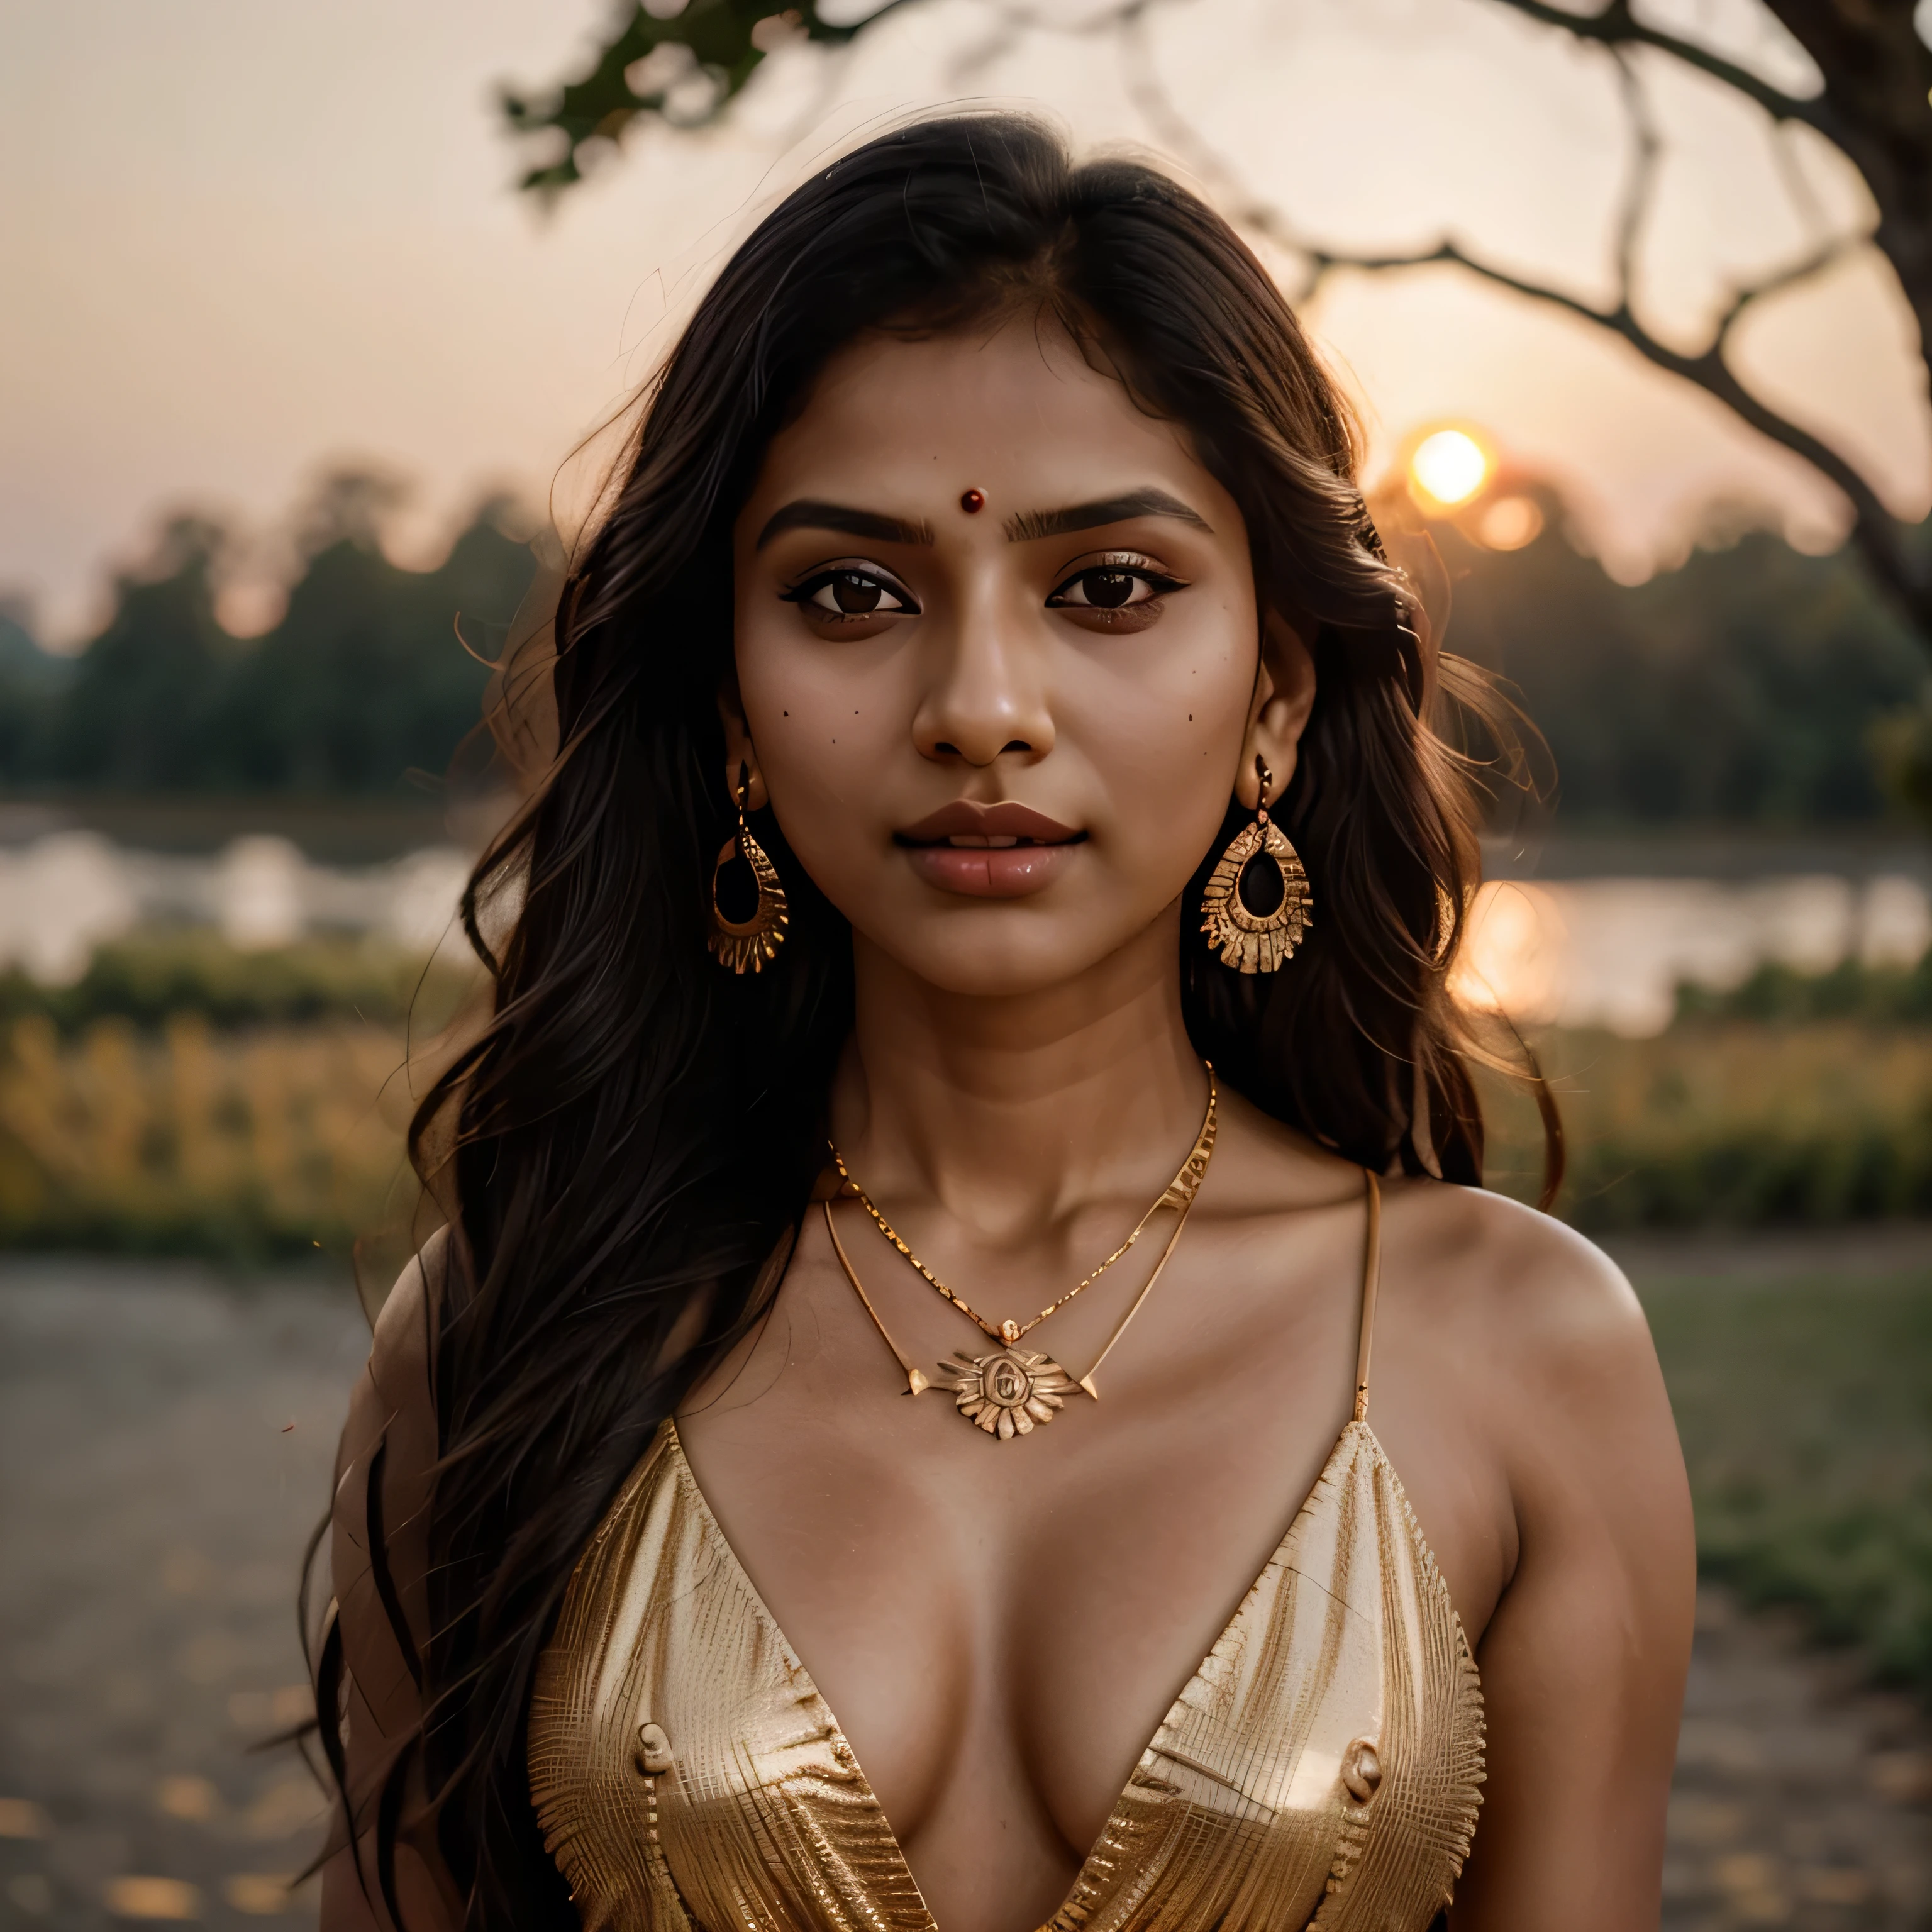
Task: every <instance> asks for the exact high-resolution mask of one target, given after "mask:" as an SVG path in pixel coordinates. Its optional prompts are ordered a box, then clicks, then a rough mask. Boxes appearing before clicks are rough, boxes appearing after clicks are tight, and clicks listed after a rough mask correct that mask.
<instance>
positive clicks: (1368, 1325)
mask: <svg viewBox="0 0 1932 1932" xmlns="http://www.w3.org/2000/svg"><path fill="white" fill-rule="evenodd" d="M1362 1179H1363V1180H1364V1182H1365V1183H1367V1190H1366V1191H1367V1197H1368V1229H1367V1233H1366V1235H1365V1236H1364V1239H1363V1242H1362V1333H1361V1341H1360V1342H1359V1343H1358V1344H1357V1345H1356V1349H1355V1420H1356V1421H1358V1422H1366V1421H1368V1419H1369V1351H1370V1349H1371V1348H1373V1346H1374V1345H1375V1339H1376V1289H1378V1288H1379V1286H1381V1285H1382V1188H1381V1187H1380V1186H1379V1184H1378V1183H1377V1181H1376V1177H1375V1176H1374V1175H1373V1174H1372V1173H1371V1172H1370V1171H1369V1169H1367V1168H1366V1167H1365V1168H1364V1169H1363V1170H1362Z"/></svg>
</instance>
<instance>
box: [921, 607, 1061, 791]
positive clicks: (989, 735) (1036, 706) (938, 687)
mask: <svg viewBox="0 0 1932 1932" xmlns="http://www.w3.org/2000/svg"><path fill="white" fill-rule="evenodd" d="M932 644H933V649H934V655H935V665H934V672H933V677H932V682H931V684H930V685H929V686H928V688H927V690H926V694H925V696H924V697H923V699H922V701H921V703H920V704H919V709H918V711H917V712H916V715H914V717H913V737H914V739H915V740H916V742H917V744H918V746H919V752H920V754H921V756H922V757H928V758H932V759H934V760H940V761H944V760H949V759H954V758H956V759H959V760H961V761H962V762H963V763H966V764H968V765H974V766H988V765H991V764H992V763H995V760H998V759H999V758H1000V757H1002V756H1004V755H1005V754H1008V753H1012V754H1016V755H1018V756H1022V757H1031V758H1034V759H1039V758H1043V757H1046V754H1047V753H1048V752H1049V751H1052V749H1053V739H1054V730H1053V713H1052V706H1051V705H1050V704H1049V701H1048V696H1047V688H1046V661H1045V652H1044V651H1043V649H1041V647H1040V644H1039V643H1037V642H1036V641H1035V640H1032V639H1031V638H1030V637H1028V635H1027V632H1026V625H1025V622H1024V620H1023V619H1020V618H1019V616H1017V614H1016V613H1013V612H1010V611H1006V610H1001V608H999V607H998V604H997V601H996V600H995V598H992V597H991V596H988V597H975V598H970V599H968V601H966V602H965V604H963V605H962V608H961V610H960V611H959V615H958V617H957V619H956V622H954V623H953V625H951V626H950V627H949V630H948V632H947V633H946V634H941V635H940V636H937V637H933V639H932Z"/></svg>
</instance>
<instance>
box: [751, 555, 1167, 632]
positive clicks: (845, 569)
mask: <svg viewBox="0 0 1932 1932" xmlns="http://www.w3.org/2000/svg"><path fill="white" fill-rule="evenodd" d="M1100 576H1111V577H1132V578H1133V579H1134V580H1136V582H1137V583H1144V584H1145V585H1146V586H1148V592H1149V594H1148V595H1147V596H1145V597H1142V598H1132V597H1130V598H1127V599H1124V600H1123V601H1121V602H1120V603H1118V604H1103V603H1100V602H1097V601H1094V599H1093V598H1092V597H1091V595H1090V596H1089V597H1088V598H1086V599H1085V600H1084V601H1081V602H1079V603H1076V602H1075V601H1073V598H1071V597H1070V596H1069V595H1068V594H1067V593H1068V592H1070V591H1071V590H1072V589H1073V587H1074V586H1075V585H1076V584H1079V583H1082V581H1083V580H1085V579H1086V578H1088V577H1100ZM839 583H845V584H847V585H849V586H852V587H853V588H855V589H864V590H874V591H877V592H878V593H879V595H880V598H892V600H893V602H894V604H895V606H896V607H895V608H893V609H889V610H882V609H880V608H879V607H877V604H875V605H874V607H873V608H872V609H871V610H837V609H834V608H833V607H831V606H830V605H827V604H820V602H819V601H818V597H819V593H820V592H821V591H824V590H827V589H832V587H833V586H835V585H838V584H839ZM1184 589H1187V584H1186V583H1185V582H1184V580H1182V579H1181V578H1179V577H1171V576H1169V574H1167V572H1166V571H1164V570H1162V569H1161V568H1159V567H1158V565H1156V564H1155V563H1154V560H1153V559H1151V558H1150V557H1146V556H1141V555H1139V553H1136V552H1133V551H1125V550H1123V551H1116V552H1111V553H1108V554H1107V555H1105V556H1100V557H1097V558H1096V559H1094V561H1093V562H1091V563H1087V564H1083V565H1082V566H1081V567H1080V568H1079V569H1078V570H1076V571H1070V572H1069V574H1067V576H1066V577H1064V578H1063V579H1062V580H1061V582H1060V583H1058V584H1057V585H1056V586H1055V587H1054V589H1053V590H1052V592H1050V593H1049V595H1048V597H1047V600H1046V607H1047V608H1048V609H1049V610H1090V611H1093V612H1095V613H1100V614H1106V615H1111V614H1112V613H1115V612H1117V611H1123V610H1145V608H1146V607H1148V604H1152V603H1154V602H1157V601H1158V600H1159V599H1160V598H1163V597H1165V596H1166V595H1169V593H1170V592H1173V591H1176V590H1184ZM778 595H779V598H780V601H782V602H784V603H787V604H796V605H797V606H798V607H799V609H800V610H810V611H811V613H812V614H813V616H814V617H815V618H816V619H817V621H818V622H820V623H841V622H843V623H863V622H865V621H866V620H868V619H870V618H873V617H877V616H891V617H900V616H906V617H916V616H918V615H919V605H918V603H917V602H916V601H915V599H914V598H913V595H912V593H911V592H910V591H909V590H907V589H905V588H904V586H901V585H900V584H898V583H894V582H893V581H892V580H891V579H890V578H889V577H886V576H885V575H884V574H883V573H881V572H880V571H877V570H870V569H865V568H860V567H859V566H858V565H854V564H834V565H829V566H828V567H826V568H823V569H819V570H814V571H813V572H812V573H811V575H810V576H809V577H805V578H803V579H802V580H801V581H799V583H795V584H793V586H792V587H791V588H790V589H789V590H781V591H780V592H779V593H778Z"/></svg>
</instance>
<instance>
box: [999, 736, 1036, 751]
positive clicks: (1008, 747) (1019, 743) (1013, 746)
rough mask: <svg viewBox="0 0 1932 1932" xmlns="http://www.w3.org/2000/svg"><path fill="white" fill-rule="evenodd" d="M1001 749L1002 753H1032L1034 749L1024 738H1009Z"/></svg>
mask: <svg viewBox="0 0 1932 1932" xmlns="http://www.w3.org/2000/svg"><path fill="white" fill-rule="evenodd" d="M1000 749H1001V751H1031V750H1032V749H1033V747H1032V746H1031V745H1029V744H1028V742H1027V741H1026V740H1025V739H1024V738H1009V739H1007V742H1005V743H1004V745H1001V747H1000Z"/></svg>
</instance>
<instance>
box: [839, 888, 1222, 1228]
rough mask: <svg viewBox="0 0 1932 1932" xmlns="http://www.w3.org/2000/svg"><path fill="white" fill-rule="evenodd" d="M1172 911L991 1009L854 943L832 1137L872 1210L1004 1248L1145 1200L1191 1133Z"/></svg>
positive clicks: (1197, 1075) (1190, 1082) (1193, 1093)
mask: <svg viewBox="0 0 1932 1932" xmlns="http://www.w3.org/2000/svg"><path fill="white" fill-rule="evenodd" d="M1178 920H1179V912H1178V907H1177V908H1175V909H1173V910H1171V912H1170V913H1169V916H1166V917H1163V918H1162V919H1159V920H1157V921H1156V922H1155V923H1154V926H1151V928H1149V929H1148V931H1147V932H1145V933H1143V934H1142V935H1139V937H1138V938H1136V939H1135V940H1133V941H1130V942H1129V944H1127V945H1126V946H1124V947H1122V948H1121V949H1120V950H1118V952H1116V953H1112V954H1111V955H1109V957H1108V958H1106V959H1103V960H1101V961H1100V962H1098V963H1097V964H1096V965H1094V966H1093V967H1091V968H1088V970H1087V971H1085V972H1083V973H1082V974H1079V975H1078V976H1077V977H1075V978H1073V979H1072V980H1066V981H1064V982H1061V983H1059V984H1057V985H1055V986H1052V987H1049V988H1046V989H1042V990H1040V991H1037V992H1028V993H1023V994H1013V995H1002V996H1000V997H997V998H983V997H976V996H969V995H962V994H956V993H950V992H946V991H944V989H941V988H939V987H937V986H933V985H932V984H931V983H929V982H927V981H925V980H919V979H917V978H915V977H913V976H912V975H911V974H908V973H907V972H906V971H904V969H903V968H901V967H900V966H899V965H898V964H897V963H896V962H894V961H892V959H889V958H888V957H887V956H886V955H885V954H884V953H881V952H880V950H878V949H877V947H874V946H873V945H871V944H869V943H868V941H865V940H864V939H863V938H859V937H858V936H857V935H855V936H854V965H855V968H856V994H857V1004H856V1019H855V1024H854V1026H853V1037H852V1043H851V1046H850V1049H848V1051H847V1054H846V1055H845V1058H844V1061H843V1062H842V1063H841V1066H840V1068H839V1070H838V1076H837V1078H836V1079H835V1082H834V1085H833V1091H832V1126H833V1134H834V1137H835V1139H836V1141H837V1142H838V1148H839V1151H840V1152H841V1154H844V1157H845V1158H846V1160H847V1164H848V1165H849V1166H850V1168H851V1169H852V1171H853V1173H855V1174H856V1175H858V1176H859V1178H860V1180H861V1181H862V1182H863V1184H864V1185H865V1188H866V1190H867V1191H868V1193H871V1196H873V1198H874V1199H875V1200H883V1199H888V1198H890V1199H896V1200H898V1202H901V1203H904V1202H913V1203H918V1202H933V1203H935V1205H938V1207H939V1208H941V1209H942V1210H943V1211H945V1212H947V1213H948V1214H951V1215H953V1216H956V1217H958V1219H959V1220H962V1221H963V1222H965V1223H968V1225H969V1226H972V1227H973V1228H974V1229H976V1230H977V1232H979V1233H980V1235H983V1237H984V1238H986V1239H988V1240H989V1241H995V1242H998V1243H1001V1244H1006V1243H1008V1242H1024V1241H1026V1240H1027V1239H1028V1237H1029V1235H1031V1233H1033V1232H1035V1231H1037V1230H1038V1229H1041V1228H1042V1227H1043V1226H1045V1225H1046V1224H1048V1223H1051V1222H1053V1221H1055V1220H1059V1219H1061V1218H1063V1217H1065V1216H1067V1214H1070V1213H1073V1212H1076V1211H1078V1210H1079V1208H1081V1207H1082V1206H1084V1205H1086V1204H1087V1203H1088V1202H1091V1201H1093V1200H1094V1199H1097V1198H1098V1197H1100V1196H1112V1195H1115V1194H1117V1193H1129V1194H1137V1193H1148V1194H1149V1195H1150V1196H1151V1195H1152V1194H1154V1193H1158V1192H1159V1190H1160V1188H1161V1187H1163V1185H1164V1184H1166V1182H1167V1181H1169V1180H1170V1179H1171V1178H1172V1175H1173V1171H1174V1170H1175V1169H1176V1168H1177V1167H1178V1166H1179V1165H1180V1163H1181V1160H1182V1159H1183V1157H1184V1156H1185V1155H1186V1154H1187V1150H1188V1148H1189V1145H1190V1143H1191V1142H1192V1140H1193V1136H1194V1135H1195V1133H1196V1131H1197V1130H1198V1129H1199V1126H1200V1124H1201V1115H1202V1110H1203V1109H1205V1106H1206V1105H1207V1099H1208V1077H1207V1074H1206V1072H1205V1069H1204V1068H1203V1067H1202V1064H1201V1058H1200V1056H1199V1055H1198V1054H1197V1053H1196V1052H1195V1051H1194V1049H1193V1046H1192V1045H1191V1044H1190V1042H1189V1040H1188V1037H1187V1028H1186V1027H1185V1025H1184V1024H1183V1022H1182V1019H1181V983H1180V974H1179V971H1178V966H1177V963H1176V962H1177V959H1178V950H1179V949H1178V939H1179V930H1178Z"/></svg>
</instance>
